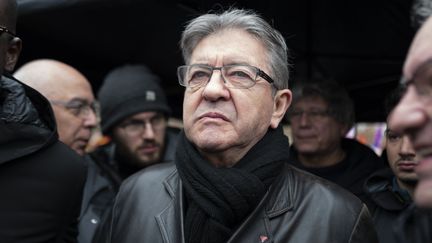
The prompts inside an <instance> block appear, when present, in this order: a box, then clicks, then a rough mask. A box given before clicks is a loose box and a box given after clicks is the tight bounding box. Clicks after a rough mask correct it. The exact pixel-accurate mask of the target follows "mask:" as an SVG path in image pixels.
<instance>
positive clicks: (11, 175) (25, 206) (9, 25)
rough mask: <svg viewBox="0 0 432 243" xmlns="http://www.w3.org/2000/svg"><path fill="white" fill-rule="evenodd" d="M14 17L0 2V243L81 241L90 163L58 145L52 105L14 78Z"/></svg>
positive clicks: (9, 2) (10, 5) (8, 3)
mask: <svg viewBox="0 0 432 243" xmlns="http://www.w3.org/2000/svg"><path fill="white" fill-rule="evenodd" d="M15 18H16V3H15V1H13V0H4V1H0V26H1V27H0V75H1V81H0V97H1V99H0V100H1V102H0V134H1V136H0V195H1V200H0V219H1V220H0V242H19V243H27V242H28V243H46V242H56V243H61V242H65V243H66V242H68V243H71V242H76V237H77V234H78V229H77V224H78V217H79V212H80V205H81V199H82V192H83V186H84V182H85V176H86V168H85V164H84V161H83V160H82V159H81V158H80V157H79V156H78V155H77V154H76V153H75V152H74V151H72V150H71V149H69V148H68V147H67V146H66V145H65V144H63V143H61V142H59V139H58V135H57V130H56V124H55V120H54V116H53V112H52V109H51V108H50V105H49V103H48V101H47V100H46V99H45V98H44V97H43V96H42V95H41V94H40V93H38V92H37V91H36V90H34V89H32V88H30V87H28V86H26V85H25V84H23V83H21V82H19V81H18V80H16V79H14V78H13V77H12V76H11V75H10V74H9V73H10V72H11V71H12V70H13V68H14V65H15V63H16V61H17V58H18V55H19V53H20V50H21V40H20V39H19V38H18V37H16V36H15V34H14V31H15V22H16V19H15Z"/></svg>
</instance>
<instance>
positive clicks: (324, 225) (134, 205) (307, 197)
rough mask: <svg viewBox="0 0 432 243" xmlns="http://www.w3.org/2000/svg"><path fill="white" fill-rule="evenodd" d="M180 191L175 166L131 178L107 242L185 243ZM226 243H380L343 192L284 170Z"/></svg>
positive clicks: (365, 215)
mask: <svg viewBox="0 0 432 243" xmlns="http://www.w3.org/2000/svg"><path fill="white" fill-rule="evenodd" d="M183 212H184V206H183V191H182V184H181V181H180V179H179V176H178V174H177V170H176V167H175V165H174V164H172V163H169V164H160V165H156V166H152V167H149V168H147V169H145V170H144V171H142V172H140V173H138V174H136V175H134V176H132V177H130V178H129V179H128V180H126V181H125V183H124V184H123V185H122V187H121V188H120V192H119V194H118V197H117V200H116V203H115V205H114V211H113V219H112V225H111V232H110V234H109V236H108V238H109V240H108V242H111V243H138V242H152V243H158V242H165V243H168V242H171V243H183V242H185V241H184V235H183V223H184V222H183V220H184V215H183ZM228 242H235V243H242V242H245V243H246V242H247V243H251V242H252V243H253V242H266V243H269V242H290V243H336V242H337V243H339V242H352V243H354V242H364V243H373V242H378V241H377V237H376V233H375V230H374V229H373V226H372V221H371V218H370V215H369V212H368V210H367V207H366V206H365V205H364V204H362V202H361V201H360V200H359V199H358V198H356V197H355V196H354V195H352V194H351V193H349V192H347V191H345V190H344V189H343V188H341V187H339V186H337V185H335V184H333V183H332V182H328V181H325V180H323V179H321V178H318V177H316V176H314V175H312V174H309V173H306V172H303V171H300V170H298V169H295V168H293V167H291V166H290V165H286V166H285V167H284V169H283V171H282V172H281V174H280V176H279V177H278V178H277V179H276V180H275V182H274V183H273V184H272V186H271V187H270V189H269V191H268V192H267V193H266V195H265V196H264V197H263V199H262V200H261V202H260V203H259V205H258V206H257V208H256V209H255V210H254V211H253V212H252V213H251V214H250V215H249V216H248V217H247V218H246V219H245V220H244V221H243V223H242V224H241V225H240V226H239V228H238V229H237V230H236V231H235V233H234V234H233V235H232V237H231V238H230V239H229V240H228Z"/></svg>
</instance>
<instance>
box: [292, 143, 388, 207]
mask: <svg viewBox="0 0 432 243" xmlns="http://www.w3.org/2000/svg"><path fill="white" fill-rule="evenodd" d="M342 149H343V150H344V151H345V153H346V156H345V158H344V160H342V161H340V162H339V163H337V164H336V165H333V166H328V167H323V168H309V167H305V166H303V165H302V164H301V163H300V161H299V160H298V153H297V150H296V149H295V148H294V146H293V145H292V146H291V148H290V162H291V164H292V165H294V166H296V167H298V168H300V169H303V170H306V171H308V172H310V173H312V174H315V175H317V176H319V177H322V178H324V179H327V180H329V181H332V182H334V183H336V184H338V185H340V186H342V187H343V188H345V189H347V190H348V191H350V192H352V193H353V194H354V195H356V196H357V197H359V198H360V199H361V200H362V201H364V202H365V201H366V195H365V192H364V190H363V185H364V183H365V181H366V179H367V178H368V177H369V176H370V175H371V174H372V173H374V172H376V171H378V170H380V169H382V168H384V167H387V165H386V163H384V162H383V161H382V160H381V159H380V158H379V157H378V156H377V155H376V154H375V152H374V151H373V150H372V149H370V148H369V147H367V146H366V145H363V144H361V143H359V142H358V141H357V140H353V139H348V138H344V139H343V140H342Z"/></svg>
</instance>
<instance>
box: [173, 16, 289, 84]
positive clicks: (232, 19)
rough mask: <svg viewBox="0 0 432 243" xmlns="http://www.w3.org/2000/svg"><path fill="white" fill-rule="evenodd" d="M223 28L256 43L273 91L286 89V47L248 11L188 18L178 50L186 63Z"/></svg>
mask: <svg viewBox="0 0 432 243" xmlns="http://www.w3.org/2000/svg"><path fill="white" fill-rule="evenodd" d="M225 29H242V30H245V31H246V32H247V33H249V34H251V35H252V36H254V37H255V38H256V39H257V40H260V41H261V42H262V43H263V44H264V47H265V48H266V49H267V51H268V57H267V58H268V60H269V62H270V63H269V64H270V65H269V68H270V69H271V71H272V73H273V75H271V74H269V75H270V76H272V78H273V80H274V81H275V83H274V87H275V88H276V89H286V88H288V79H289V71H288V48H287V46H286V43H285V40H284V38H283V36H282V34H281V33H280V32H279V31H277V30H276V29H274V28H273V27H272V26H270V24H268V23H267V22H266V21H265V20H264V19H263V18H262V17H260V16H259V15H258V14H257V13H255V12H253V11H252V10H243V9H229V10H226V11H224V12H223V13H221V14H213V13H208V14H204V15H201V16H199V17H197V18H195V19H192V20H191V21H190V22H189V23H188V24H187V26H186V28H185V30H184V31H183V33H182V37H181V40H180V47H181V49H182V53H183V59H184V61H185V63H186V64H189V63H190V58H191V55H192V52H193V50H194V49H195V47H196V46H197V45H198V43H199V42H200V41H201V40H203V39H204V38H205V37H207V36H209V35H211V34H214V33H217V32H220V31H222V30H225Z"/></svg>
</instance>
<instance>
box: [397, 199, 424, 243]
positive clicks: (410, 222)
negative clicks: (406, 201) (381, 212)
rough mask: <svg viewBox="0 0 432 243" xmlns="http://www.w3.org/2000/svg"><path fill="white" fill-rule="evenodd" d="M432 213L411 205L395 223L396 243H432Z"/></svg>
mask: <svg viewBox="0 0 432 243" xmlns="http://www.w3.org/2000/svg"><path fill="white" fill-rule="evenodd" d="M431 229H432V211H431V209H420V208H417V207H416V206H415V204H411V205H410V206H409V207H408V208H407V209H406V210H405V211H404V212H403V213H402V214H401V216H400V217H399V218H398V220H396V221H395V223H394V232H395V234H396V239H397V240H396V241H395V243H426V242H428V243H429V242H432V230H431Z"/></svg>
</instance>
